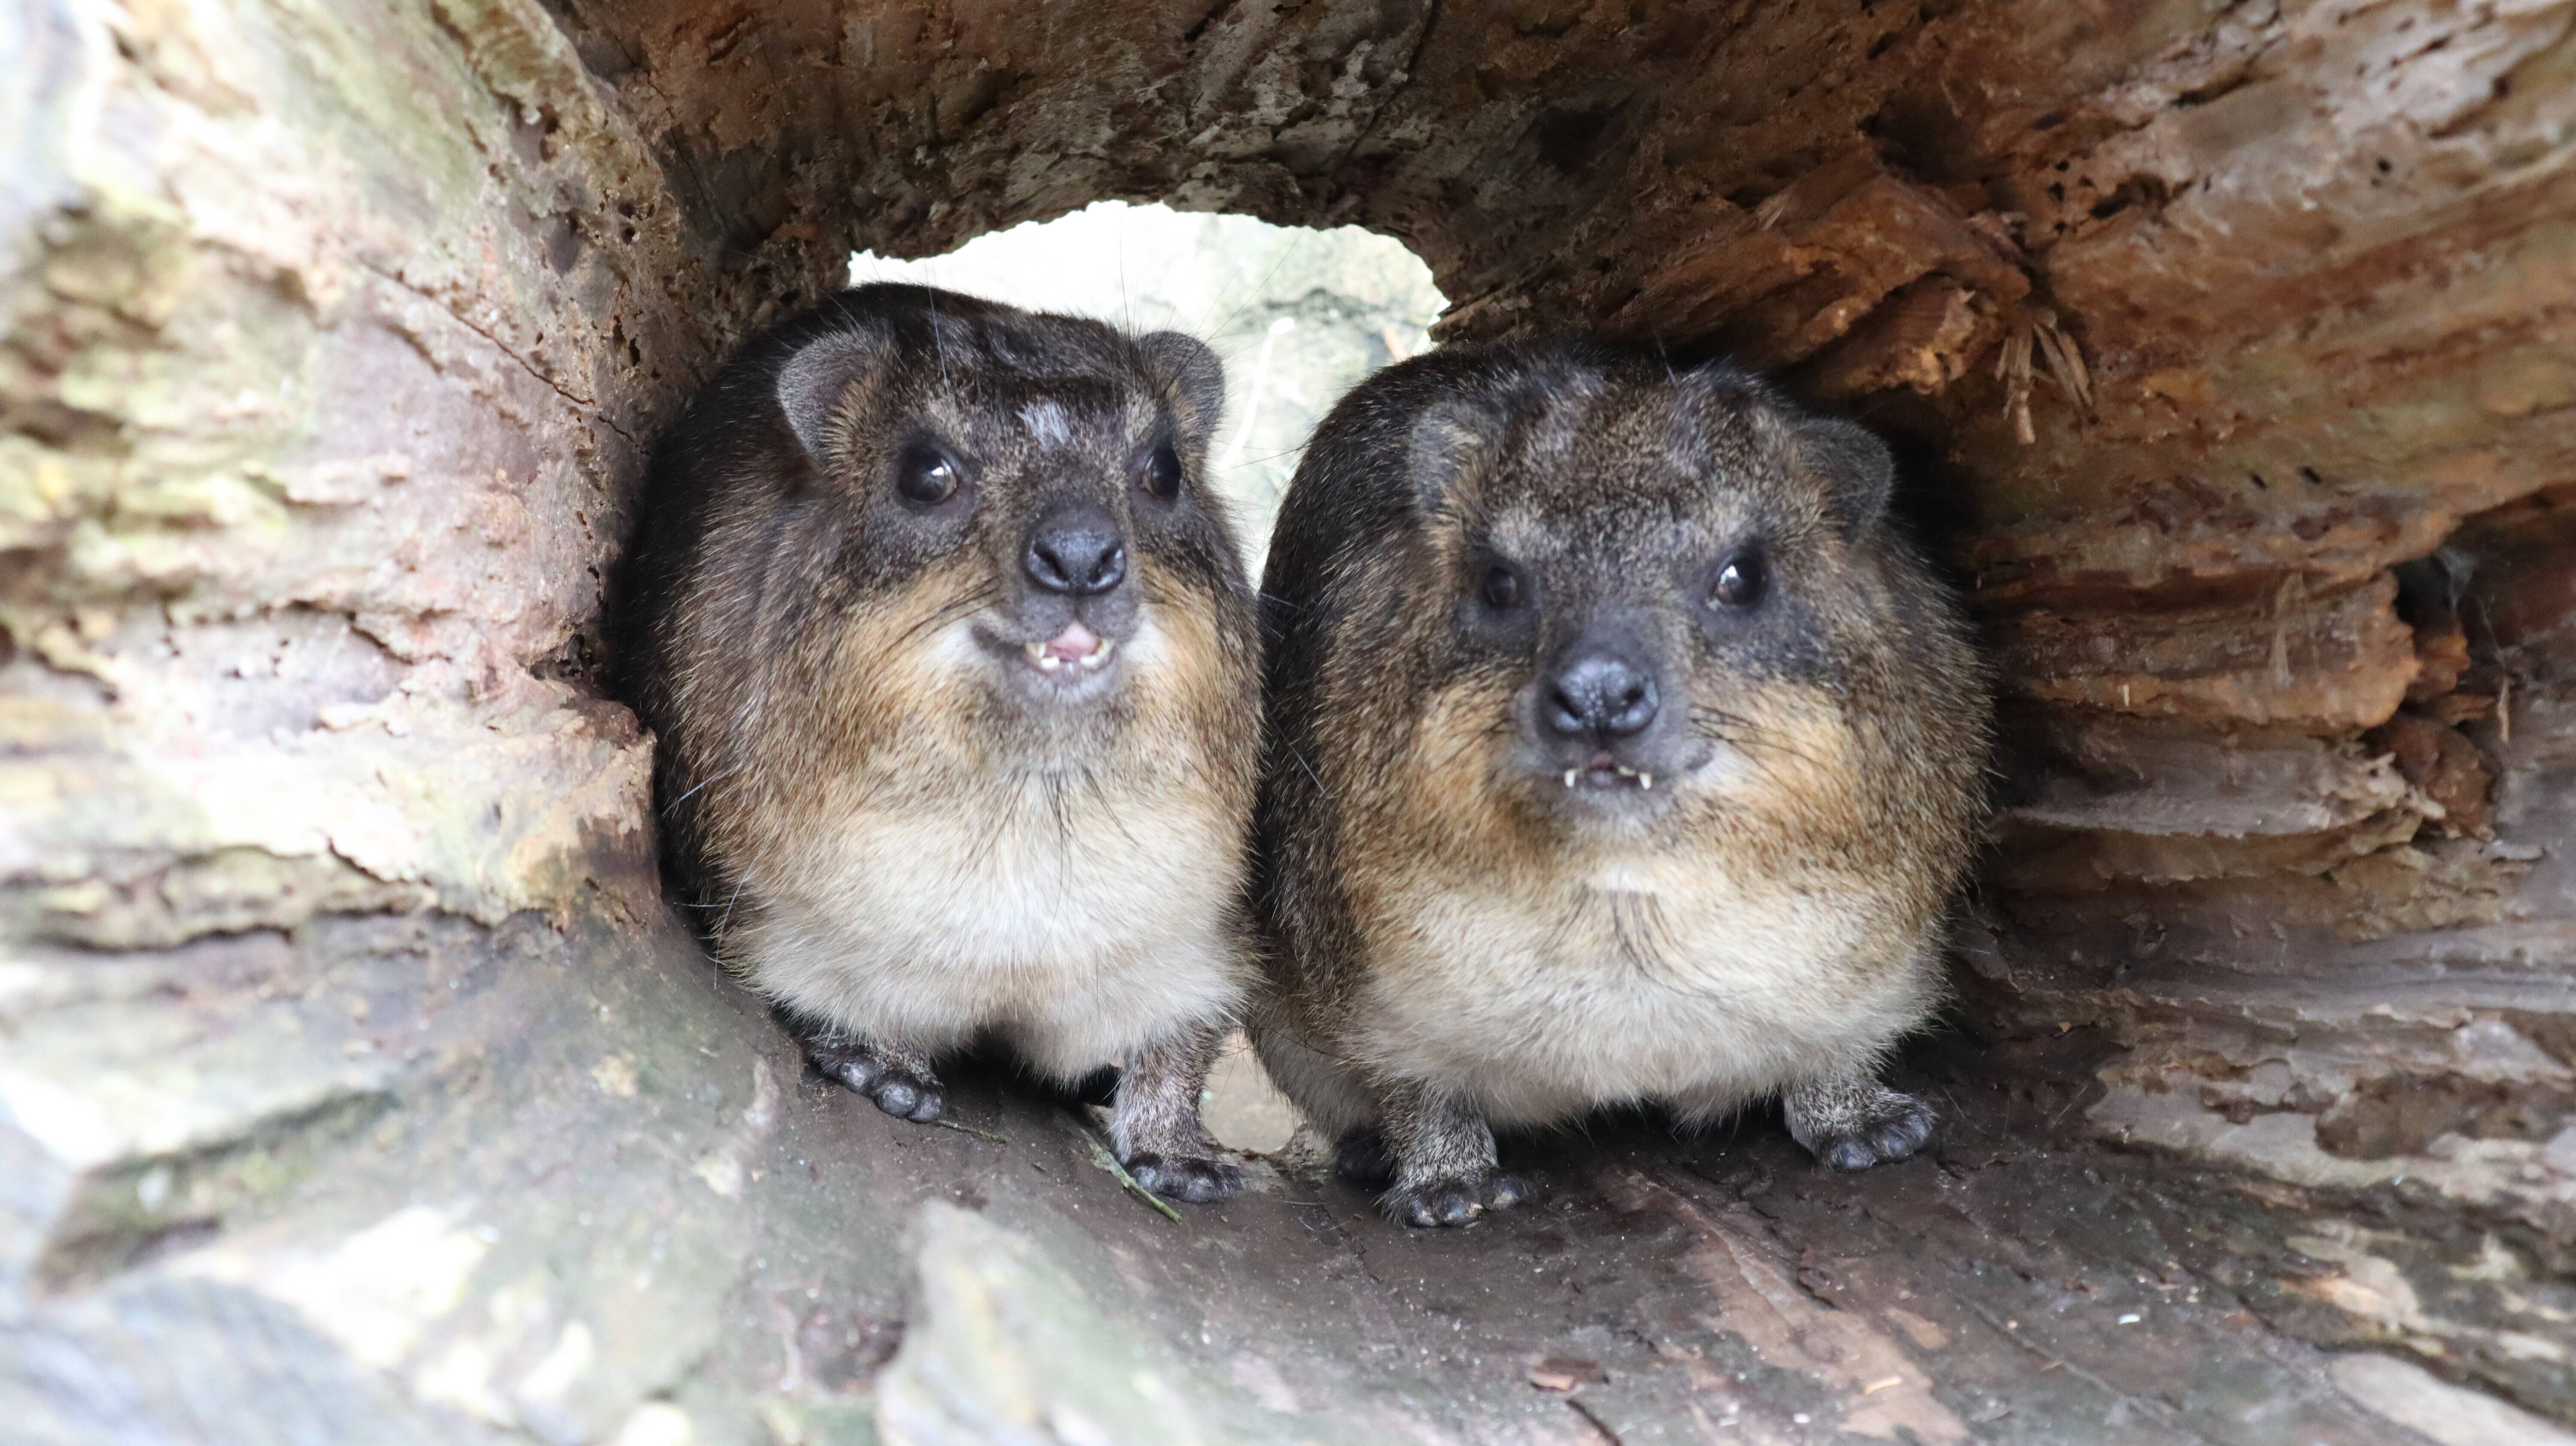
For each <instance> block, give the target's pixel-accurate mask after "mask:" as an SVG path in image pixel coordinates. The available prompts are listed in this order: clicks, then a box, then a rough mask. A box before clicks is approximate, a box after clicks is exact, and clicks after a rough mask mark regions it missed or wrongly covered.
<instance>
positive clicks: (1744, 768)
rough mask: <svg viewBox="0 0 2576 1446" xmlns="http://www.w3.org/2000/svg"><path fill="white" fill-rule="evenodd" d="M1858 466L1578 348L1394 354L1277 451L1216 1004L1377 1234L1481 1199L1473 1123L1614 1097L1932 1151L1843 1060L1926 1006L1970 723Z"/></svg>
mask: <svg viewBox="0 0 2576 1446" xmlns="http://www.w3.org/2000/svg"><path fill="white" fill-rule="evenodd" d="M1889 483H1890V466H1889V458H1888V453H1887V449H1886V448H1885V447H1884V446H1882V445H1881V444H1880V443H1879V442H1878V441H1877V440H1876V439H1875V438H1873V437H1871V436H1870V435H1869V434H1868V433H1866V432H1864V431H1862V430H1860V429H1859V428H1858V427H1855V426H1852V425H1849V424H1847V423H1842V422H1833V421H1825V420H1820V419H1817V418H1813V417H1808V416H1804V415H1802V414H1800V413H1799V412H1797V411H1795V410H1793V409H1792V408H1791V407H1789V406H1788V405H1786V404H1785V403H1783V402H1782V401H1781V400H1780V399H1779V398H1778V397H1776V396H1775V395H1774V394H1773V393H1772V392H1771V391H1769V390H1768V389H1767V388H1765V387H1764V386H1763V385H1762V384H1761V383H1759V382H1758V381H1756V380H1754V379H1752V378H1750V377H1747V376H1744V375H1742V374H1740V373H1737V372H1733V371H1729V370H1726V369H1723V368H1717V367H1709V368H1701V369H1697V370H1692V371H1686V372H1682V373H1680V374H1678V375H1676V374H1674V373H1673V372H1672V371H1670V370H1669V369H1668V368H1667V367H1666V365H1665V363H1664V362H1663V361H1662V360H1660V359H1659V358H1657V357H1654V356H1652V355H1646V354H1639V353H1633V352H1629V351H1626V350H1622V349H1616V348H1612V347H1609V346H1606V345H1602V344H1597V343H1584V342H1562V343H1549V344H1525V345H1508V346H1498V347H1488V348H1453V349H1449V350H1444V351H1441V352H1437V353H1434V354H1433V355H1431V356H1428V357H1425V358H1422V359H1420V360H1417V361H1413V362H1409V363H1406V364H1404V365H1402V366H1398V367H1395V368H1393V369H1390V370H1388V371H1386V372H1382V373H1380V374H1379V375H1378V376H1377V377H1376V378H1374V379H1373V380H1371V381H1369V382H1367V383H1366V384H1364V385H1362V386H1361V387H1360V388H1359V389H1358V390H1357V391H1355V392H1353V393H1352V394H1351V395H1350V396H1349V397H1348V398H1347V399H1345V400H1344V401H1343V402H1342V403H1341V404H1340V405H1339V406H1338V407H1336V408H1335V409H1334V411H1333V413H1332V414H1331V416H1330V417H1328V418H1327V419H1326V420H1325V422H1324V424H1323V426H1322V428H1321V429H1319V430H1318V431H1317V433H1316V434H1315V437H1314V439H1313V440H1312V441H1311V442H1310V443H1309V444H1308V446H1307V449H1306V457H1305V462H1304V465H1302V466H1301V467H1300V468H1299V469H1298V471H1297V477H1296V481H1295V483H1294V484H1293V485H1292V486H1291V487H1290V489H1289V493H1288V498H1287V504H1286V509H1285V510H1284V511H1283V512H1282V513H1281V514H1280V518H1279V524H1278V530H1277V532H1276V533H1275V534H1274V535H1273V540H1272V543H1271V552H1270V563H1269V571H1268V575H1267V576H1266V578H1265V579H1264V582H1263V602H1262V607H1263V616H1264V622H1265V629H1266V636H1267V638H1268V641H1269V649H1270V651H1269V655H1268V659H1267V662H1266V664H1265V673H1266V676H1267V684H1268V690H1267V691H1268V707H1269V710H1270V714H1269V730H1270V732H1269V744H1268V750H1267V757H1266V759H1265V762H1264V767H1263V777H1262V785H1261V793H1260V798H1259V802H1258V804H1257V805H1256V810H1255V817H1256V823H1255V855H1256V860H1257V861H1256V864H1255V872H1256V878H1255V882H1254V899H1255V911H1256V913H1257V915H1258V916H1259V920H1258V921H1259V923H1260V925H1261V927H1262V929H1263V931H1264V932H1265V933H1266V935H1267V936H1268V937H1267V943H1268V945H1269V949H1268V952H1267V958H1268V969H1269V979H1268V982H1267V985H1266V986H1265V987H1264V989H1262V990H1261V991H1259V993H1258V995H1257V998H1256V1001H1255V1004H1254V1006H1253V1011H1252V1014H1251V1016H1250V1021H1251V1028H1252V1037H1253V1041H1254V1044H1255V1046H1256V1047H1257V1048H1258V1050H1259V1052H1260V1055H1261V1058H1262V1060H1263V1062H1264V1063H1265V1064H1266V1065H1267V1067H1268V1069H1269V1071H1270V1073H1271V1075H1272V1077H1273V1078H1274V1079H1276V1080H1277V1081H1278V1083H1279V1084H1280V1085H1281V1087H1282V1088H1284V1089H1285V1090H1286V1091H1287V1093H1288V1094H1289V1095H1290V1097H1291V1098H1293V1099H1294V1100H1295V1101H1296V1102H1297V1104H1298V1105H1300V1106H1301V1107H1302V1108H1303V1109H1304V1110H1305V1112H1306V1114H1307V1115H1308V1117H1309V1118H1310V1119H1311V1120H1312V1121H1313V1122H1314V1123H1315V1124H1316V1126H1317V1127H1318V1128H1319V1129H1321V1130H1323V1131H1325V1132H1326V1133H1327V1135H1328V1136H1332V1137H1338V1138H1340V1139H1341V1140H1342V1141H1343V1143H1344V1150H1343V1158H1344V1162H1345V1168H1346V1172H1347V1173H1352V1174H1355V1175H1356V1174H1360V1173H1363V1172H1364V1171H1365V1169H1366V1162H1368V1161H1370V1160H1371V1159H1374V1160H1375V1161H1376V1162H1377V1165H1378V1167H1379V1169H1380V1170H1384V1169H1385V1168H1386V1167H1388V1166H1390V1165H1391V1168H1392V1175H1393V1179H1392V1186H1391V1188H1390V1189H1389V1190H1388V1191H1387V1193H1386V1195H1385V1197H1384V1201H1383V1203H1384V1204H1385V1206H1386V1208H1387V1210H1388V1211H1389V1213H1390V1214H1392V1215H1394V1216H1395V1217H1396V1218H1398V1219H1401V1220H1405V1221H1409V1222H1411V1223H1413V1224H1416V1225H1456V1224H1462V1223H1464V1222H1467V1221H1469V1220H1472V1219H1475V1218H1476V1217H1477V1216H1479V1215H1480V1214H1482V1213H1483V1212H1484V1211H1486V1210H1488V1209H1499V1208H1501V1207H1504V1206H1508V1205H1511V1204H1513V1203H1515V1202H1516V1201H1518V1200H1519V1199H1521V1198H1522V1197H1523V1196H1524V1195H1526V1194H1527V1187H1526V1186H1525V1185H1524V1184H1522V1183H1521V1182H1519V1181H1517V1180H1514V1179H1512V1178H1511V1177H1509V1176H1506V1175H1502V1174H1499V1173H1498V1172H1497V1169H1496V1160H1495V1153H1494V1139H1493V1135H1492V1133H1491V1126H1492V1125H1494V1124H1538V1123H1543V1122H1549V1121H1558V1120H1563V1119H1566V1118H1569V1117H1571V1116H1574V1115H1577V1114H1580V1113H1582V1112H1583V1111H1585V1110H1587V1109H1590V1108H1593V1107H1595V1106H1600V1105H1608V1104H1615V1103H1619V1102H1625V1101H1654V1102H1660V1103H1662V1104H1664V1105H1666V1106H1668V1107H1670V1108H1671V1109H1673V1110H1675V1111H1676V1112H1677V1113H1679V1114H1680V1115H1681V1116H1682V1117H1683V1118H1685V1119H1686V1120H1691V1121H1702V1120H1708V1119H1711V1118H1714V1117H1717V1116H1720V1115H1723V1114H1725V1113H1727V1112H1729V1111H1732V1110H1734V1109H1736V1108H1737V1107H1739V1106H1741V1105H1744V1104H1746V1103H1748V1102H1751V1101H1754V1100H1757V1099H1760V1098H1763V1097H1766V1096H1771V1095H1774V1094H1777V1095H1781V1096H1783V1097H1784V1103H1785V1106H1786V1110H1787V1115H1788V1122H1789V1129H1790V1131H1791V1133H1792V1134H1794V1135H1795V1136H1796V1137H1797V1139H1798V1140H1799V1142H1800V1143H1802V1144H1804V1145H1805V1146H1806V1147H1807V1148H1808V1149H1809V1150H1811V1151H1813V1152H1814V1153H1815V1155H1816V1156H1817V1157H1818V1158H1819V1159H1820V1160H1822V1161H1823V1162H1824V1163H1825V1164H1827V1165H1830V1166H1834V1167H1838V1168H1843V1169H1857V1168H1860V1167H1862V1166H1866V1165H1869V1164H1872V1163H1874V1162H1878V1161H1884V1160H1896V1159H1902V1158H1904V1157H1905V1156H1907V1155H1910V1154H1912V1153H1914V1152H1915V1151H1916V1150H1918V1149H1920V1148H1921V1147H1922V1146H1923V1144H1924V1142H1925V1141H1926V1139H1927V1138H1928V1137H1929V1136H1930V1133H1931V1128H1932V1115H1931V1112H1930V1111H1929V1110H1927V1109H1926V1108H1925V1107H1924V1106H1923V1105H1922V1104H1921V1103H1920V1102H1918V1101H1916V1100H1913V1099H1911V1098H1908V1097H1907V1096H1905V1095H1901V1094H1898V1093H1895V1092H1894V1091H1891V1090H1888V1089H1886V1088H1884V1087H1882V1086H1881V1085H1879V1084H1878V1083H1877V1080H1876V1072H1877V1069H1878V1067H1879V1065H1880V1063H1881V1060H1882V1058H1883V1056H1884V1055H1885V1054H1886V1052H1887V1051H1888V1049H1889V1047H1890V1045H1891V1044H1892V1043H1893V1042H1894V1041H1895V1040H1896V1039H1897V1038H1898V1037H1899V1036H1901V1035H1902V1034H1904V1033H1905V1032H1906V1031H1907V1030H1909V1029H1910V1028H1912V1027H1913V1026H1915V1025H1916V1024H1917V1023H1919V1022H1920V1021H1921V1020H1922V1019H1923V1017H1924V1015H1925V1014H1926V1012H1927V1011H1928V1010H1929V1009H1930V1008H1931V1006H1932V1004H1933V1002H1934V999H1935V997H1936V995H1937V994H1938V992H1939V984H1938V959H1939V954H1940V950H1941V944H1942V921H1943V915H1944V912H1945V908H1946V905H1947V902H1948V900H1949V897H1950V895H1951V892H1952V890H1953V888H1954V886H1955V885H1956V884H1957V883H1958V881H1959V878H1960V874H1961V870H1962V869H1963V867H1964V866H1965V865H1966V863H1967V861H1968V859H1969V855H1970V852H1971V849H1972V847H1973V842H1974V840H1975V838H1976V837H1977V832H1978V827H1979V815H1980V808H1981V793H1982V789H1981V783H1980V776H1981V773H1982V771H1983V767H1984V762H1985V757H1986V748H1987V732H1988V703H1987V700H1986V697H1985V690H1984V687H1983V679H1982V674H1981V672H1980V668H1979V665H1978V661H1977V659H1976V657H1975V655H1974V654H1973V653H1972V651H1971V650H1970V648H1969V646H1968V643H1967V641H1966V631H1965V628H1964V625H1963V623H1962V621H1961V618H1960V615H1959V611H1958V609H1957V607H1956V605H1955V603H1954V601H1953V600H1952V599H1951V598H1950V596H1949V595H1948V594H1947V593H1946V592H1945V591H1944V589H1943V588H1942V586H1941V585H1940V584H1939V583H1938V582H1937V581H1936V580H1935V579H1934V577H1933V575H1932V574H1931V573H1930V572H1929V571H1928V570H1927V568H1926V567H1925V565H1924V564H1923V562H1922V561H1920V560H1919V559H1918V557H1917V556H1916V554H1915V553H1914V552H1913V551H1912V550H1911V549H1910V548H1909V547H1908V546H1907V544H1906V543H1905V542H1904V541H1903V540H1901V539H1900V537H1899V536H1898V534H1897V532H1896V530H1895V528H1894V527H1893V526H1892V525H1891V523H1890V521H1889V519H1888V517H1887V514H1886V505H1887V500H1888V490H1889ZM1381 1151H1382V1152H1383V1153H1381Z"/></svg>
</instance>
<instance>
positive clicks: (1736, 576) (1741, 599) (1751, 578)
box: [1708, 552, 1771, 608]
mask: <svg viewBox="0 0 2576 1446" xmlns="http://www.w3.org/2000/svg"><path fill="white" fill-rule="evenodd" d="M1770 583H1771V578H1770V573H1769V570H1768V569H1766V568H1765V567H1764V566H1763V565H1762V554H1760V553H1758V552H1739V553H1737V554H1736V555H1734V556H1733V557H1730V558H1728V559H1727V560H1726V561H1724V562H1722V563H1719V564H1718V565H1717V580H1716V581H1715V582H1713V583H1711V584H1710V585H1709V589H1708V599H1709V601H1710V602H1713V603H1716V604H1718V605H1719V606H1721V607H1730V608H1749V607H1752V606H1753V605H1754V604H1756V603H1758V602H1760V601H1762V594H1763V593H1764V592H1765V591H1767V590H1768V589H1769V587H1770Z"/></svg>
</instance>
